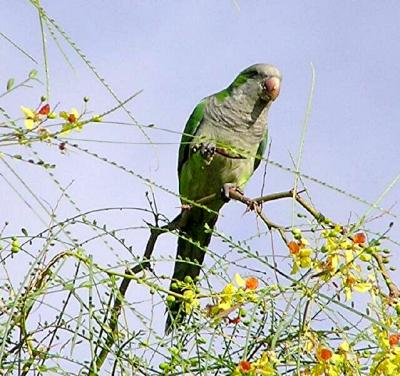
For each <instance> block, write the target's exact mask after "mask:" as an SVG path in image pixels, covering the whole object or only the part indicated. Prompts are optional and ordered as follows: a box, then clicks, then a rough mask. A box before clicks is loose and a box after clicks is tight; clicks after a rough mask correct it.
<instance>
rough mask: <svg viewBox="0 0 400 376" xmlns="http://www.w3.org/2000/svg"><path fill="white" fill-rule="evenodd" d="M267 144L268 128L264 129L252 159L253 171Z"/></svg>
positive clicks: (258, 163)
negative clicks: (254, 156) (254, 157)
mask: <svg viewBox="0 0 400 376" xmlns="http://www.w3.org/2000/svg"><path fill="white" fill-rule="evenodd" d="M267 145H268V128H267V129H266V130H265V133H264V137H263V139H262V141H261V142H260V145H258V149H257V155H256V159H255V160H254V171H255V170H256V168H257V167H258V166H259V165H260V163H261V159H262V157H263V155H264V153H265V149H266V148H267Z"/></svg>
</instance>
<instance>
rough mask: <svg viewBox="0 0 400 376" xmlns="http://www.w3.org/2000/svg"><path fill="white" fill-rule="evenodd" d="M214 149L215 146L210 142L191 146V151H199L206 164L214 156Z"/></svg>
mask: <svg viewBox="0 0 400 376" xmlns="http://www.w3.org/2000/svg"><path fill="white" fill-rule="evenodd" d="M215 150H216V146H215V145H214V144H212V143H210V142H202V143H201V144H199V145H195V146H193V147H192V152H193V153H197V152H198V151H199V152H200V155H201V156H202V157H203V158H204V159H205V160H206V162H207V164H209V163H211V161H212V159H213V158H214V154H215Z"/></svg>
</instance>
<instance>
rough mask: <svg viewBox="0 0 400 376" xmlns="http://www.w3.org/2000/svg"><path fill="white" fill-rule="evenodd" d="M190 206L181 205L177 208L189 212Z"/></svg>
mask: <svg viewBox="0 0 400 376" xmlns="http://www.w3.org/2000/svg"><path fill="white" fill-rule="evenodd" d="M192 207H193V206H192V205H190V204H182V205H181V206H179V208H181V209H182V210H190V209H192Z"/></svg>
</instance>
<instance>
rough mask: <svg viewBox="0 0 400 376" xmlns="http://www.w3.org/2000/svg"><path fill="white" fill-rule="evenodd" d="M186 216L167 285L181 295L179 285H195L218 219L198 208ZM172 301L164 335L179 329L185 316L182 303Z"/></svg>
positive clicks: (181, 290)
mask: <svg viewBox="0 0 400 376" xmlns="http://www.w3.org/2000/svg"><path fill="white" fill-rule="evenodd" d="M187 215H188V216H187V220H185V224H184V225H183V226H182V228H181V229H180V231H179V235H180V236H179V238H178V249H177V254H176V262H175V269H174V274H173V276H172V280H171V285H170V290H171V291H172V292H176V293H178V294H183V293H184V292H185V290H187V289H185V288H184V287H182V283H181V282H183V281H185V282H188V283H196V277H197V276H198V275H199V274H200V269H201V265H202V263H203V260H204V256H205V248H206V247H207V246H208V244H209V243H210V241H211V236H212V229H213V228H214V226H215V223H216V222H217V219H218V214H217V213H213V212H210V211H207V210H204V209H202V208H199V207H193V208H192V209H190V212H189V213H188V214H187ZM189 277H190V278H189ZM191 281H193V282H191ZM171 300H172V301H169V302H168V309H167V311H168V317H167V322H166V325H165V331H166V332H167V333H168V332H170V331H171V330H172V329H173V328H174V327H178V326H179V324H180V323H181V322H182V321H183V319H184V318H185V316H186V314H187V313H188V312H187V309H186V307H185V302H184V301H183V300H182V299H179V298H176V297H175V298H172V299H171Z"/></svg>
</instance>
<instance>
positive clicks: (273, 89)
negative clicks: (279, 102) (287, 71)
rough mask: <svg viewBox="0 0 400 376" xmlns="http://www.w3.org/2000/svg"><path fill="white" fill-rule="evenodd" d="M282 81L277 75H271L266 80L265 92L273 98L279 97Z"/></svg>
mask: <svg viewBox="0 0 400 376" xmlns="http://www.w3.org/2000/svg"><path fill="white" fill-rule="evenodd" d="M280 86H281V81H280V79H279V78H277V77H271V78H268V79H266V80H265V81H264V89H265V93H266V94H267V96H268V97H269V98H270V99H271V100H273V101H274V100H275V99H276V98H278V95H279V91H280Z"/></svg>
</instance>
